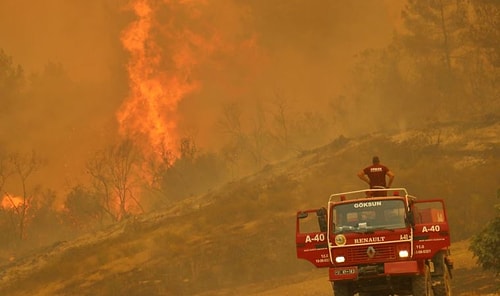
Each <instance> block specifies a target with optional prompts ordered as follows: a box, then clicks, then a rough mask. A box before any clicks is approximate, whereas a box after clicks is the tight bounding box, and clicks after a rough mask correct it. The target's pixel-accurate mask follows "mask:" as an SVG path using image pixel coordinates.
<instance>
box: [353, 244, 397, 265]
mask: <svg viewBox="0 0 500 296" xmlns="http://www.w3.org/2000/svg"><path fill="white" fill-rule="evenodd" d="M369 248H373V249H372V250H368V249H369ZM373 251H374V252H373ZM370 253H371V255H373V257H372V258H370V256H369V254H370ZM380 259H383V260H387V259H396V247H395V246H394V245H392V244H390V245H387V244H386V245H374V246H362V247H361V246H360V247H355V248H348V249H347V260H349V261H348V262H358V261H361V262H367V261H373V262H376V261H380Z"/></svg>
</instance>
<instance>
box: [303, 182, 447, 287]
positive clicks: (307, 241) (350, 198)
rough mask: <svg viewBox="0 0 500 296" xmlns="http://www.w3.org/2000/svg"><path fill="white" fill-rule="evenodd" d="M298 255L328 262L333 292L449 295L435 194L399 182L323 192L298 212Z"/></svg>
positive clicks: (440, 207) (440, 205) (441, 208)
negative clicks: (324, 197)
mask: <svg viewBox="0 0 500 296" xmlns="http://www.w3.org/2000/svg"><path fill="white" fill-rule="evenodd" d="M295 239H296V247H297V257H298V258H300V259H305V260H307V261H309V262H311V263H312V264H314V265H315V266H316V267H318V268H321V267H324V268H328V270H329V278H330V281H331V283H332V286H333V292H334V295H335V296H347V295H354V294H358V295H360V296H368V295H370V296H374V295H395V294H397V295H410V294H412V295H414V296H421V295H422V296H423V295H425V296H428V295H435V296H448V295H450V294H451V288H450V279H451V275H452V274H451V270H452V268H453V264H452V261H451V257H450V251H449V246H450V229H449V226H448V222H447V217H446V210H445V205H444V201H443V200H442V199H431V200H418V199H417V198H416V197H414V196H411V195H409V194H408V192H407V190H406V189H405V188H394V189H392V188H391V189H366V190H357V191H350V192H343V193H336V194H332V195H331V196H330V199H329V201H328V206H327V207H326V208H325V207H322V208H319V209H310V210H305V211H299V212H297V218H296V238H295Z"/></svg>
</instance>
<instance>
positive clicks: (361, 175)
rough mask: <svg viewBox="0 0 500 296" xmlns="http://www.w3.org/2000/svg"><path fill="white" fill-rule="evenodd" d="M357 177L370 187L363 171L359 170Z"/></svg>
mask: <svg viewBox="0 0 500 296" xmlns="http://www.w3.org/2000/svg"><path fill="white" fill-rule="evenodd" d="M358 177H359V178H360V179H361V180H363V181H364V182H366V183H367V184H368V185H370V179H368V177H367V176H366V175H365V172H364V171H363V170H361V171H360V172H359V173H358Z"/></svg>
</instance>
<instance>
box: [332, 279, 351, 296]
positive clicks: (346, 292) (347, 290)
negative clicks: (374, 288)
mask: <svg viewBox="0 0 500 296" xmlns="http://www.w3.org/2000/svg"><path fill="white" fill-rule="evenodd" d="M332 287H333V295H334V296H352V295H354V294H353V293H352V291H351V290H352V289H351V284H350V283H342V282H335V283H334V282H332Z"/></svg>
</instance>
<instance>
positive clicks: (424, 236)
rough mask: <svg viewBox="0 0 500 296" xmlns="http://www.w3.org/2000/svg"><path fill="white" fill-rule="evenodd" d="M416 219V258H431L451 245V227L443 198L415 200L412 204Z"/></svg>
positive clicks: (414, 236) (414, 218)
mask: <svg viewBox="0 0 500 296" xmlns="http://www.w3.org/2000/svg"><path fill="white" fill-rule="evenodd" d="M412 213H413V220H414V225H415V227H414V232H413V242H414V250H413V253H414V258H430V257H432V256H434V254H435V253H436V252H438V251H439V250H441V249H443V248H447V247H449V246H450V229H449V227H448V219H447V217H446V211H445V207H444V202H443V200H438V199H436V200H423V201H415V202H414V203H413V205H412Z"/></svg>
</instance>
